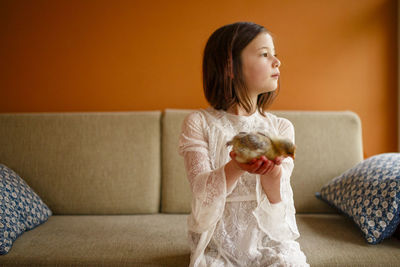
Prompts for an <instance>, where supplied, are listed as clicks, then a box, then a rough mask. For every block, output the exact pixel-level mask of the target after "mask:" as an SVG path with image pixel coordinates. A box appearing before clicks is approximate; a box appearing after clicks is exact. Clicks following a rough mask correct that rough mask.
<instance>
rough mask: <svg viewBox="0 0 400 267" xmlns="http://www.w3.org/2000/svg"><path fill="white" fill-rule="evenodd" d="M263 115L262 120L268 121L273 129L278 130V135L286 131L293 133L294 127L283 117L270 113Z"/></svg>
mask: <svg viewBox="0 0 400 267" xmlns="http://www.w3.org/2000/svg"><path fill="white" fill-rule="evenodd" d="M264 115H265V116H264V117H263V118H264V119H265V120H266V121H268V122H269V123H270V124H271V125H272V126H273V127H275V128H276V129H278V131H279V132H280V133H282V132H287V131H291V132H294V126H293V123H292V122H291V121H290V120H288V119H286V118H284V117H279V116H277V115H275V114H273V113H271V112H264Z"/></svg>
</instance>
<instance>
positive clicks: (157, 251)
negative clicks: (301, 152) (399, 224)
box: [0, 214, 400, 267]
mask: <svg viewBox="0 0 400 267" xmlns="http://www.w3.org/2000/svg"><path fill="white" fill-rule="evenodd" d="M186 218H187V215H183V214H182V215H176V214H153V215H130V216H123V215H121V216H115V215H114V216H52V217H51V218H50V219H49V220H48V221H47V222H46V223H45V224H42V225H41V226H39V227H37V228H36V229H35V230H34V231H29V232H26V233H25V234H24V235H22V236H21V237H20V238H18V239H17V241H16V242H15V246H14V247H13V249H12V250H11V251H10V252H9V253H8V254H7V255H5V256H2V257H0V265H7V266H21V265H23V264H25V265H28V264H29V266H32V265H39V263H40V265H41V266H46V265H47V266H55V265H57V266H99V265H101V266H174V267H178V266H188V264H189V248H188V247H187V241H186V240H187V237H186ZM297 223H298V226H299V231H300V233H301V236H300V238H299V242H300V246H301V248H302V250H303V251H304V253H305V254H306V255H307V257H308V262H309V263H310V264H311V266H396V263H398V262H399V261H400V253H399V249H400V242H399V240H396V239H393V238H390V239H385V240H384V241H383V242H382V243H381V244H379V245H378V246H372V245H368V244H367V243H366V242H365V241H364V239H363V237H362V235H361V234H360V232H359V231H358V230H357V229H356V227H355V226H354V224H353V223H352V222H351V220H349V219H347V218H346V217H343V216H341V215H338V214H328V215H323V214H300V215H297ZM339 255H340V256H339Z"/></svg>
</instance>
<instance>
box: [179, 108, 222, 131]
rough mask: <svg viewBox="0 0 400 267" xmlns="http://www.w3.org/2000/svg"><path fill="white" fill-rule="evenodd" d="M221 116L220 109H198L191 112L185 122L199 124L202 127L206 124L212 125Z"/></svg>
mask: <svg viewBox="0 0 400 267" xmlns="http://www.w3.org/2000/svg"><path fill="white" fill-rule="evenodd" d="M220 117H221V114H220V113H219V112H218V110H215V109H213V108H211V107H208V108H205V109H197V110H194V111H192V112H190V113H189V114H188V115H187V116H186V117H185V119H184V124H190V125H197V126H201V127H205V126H206V125H210V124H212V123H214V122H216V121H218V119H219V118H220Z"/></svg>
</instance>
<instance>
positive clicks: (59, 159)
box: [0, 111, 161, 214]
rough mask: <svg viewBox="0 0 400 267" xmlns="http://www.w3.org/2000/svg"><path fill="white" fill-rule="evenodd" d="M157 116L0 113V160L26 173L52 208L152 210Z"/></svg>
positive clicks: (156, 190) (156, 191)
mask: <svg viewBox="0 0 400 267" xmlns="http://www.w3.org/2000/svg"><path fill="white" fill-rule="evenodd" d="M160 115H161V112H159V111H147V112H110V113H107V112H101V113H96V112H93V113H30V114H0V147H1V149H0V162H2V163H4V164H5V165H7V166H9V167H10V168H12V169H13V170H15V171H16V172H17V173H19V174H20V175H21V176H22V177H24V179H25V181H26V182H27V183H28V184H29V185H30V186H31V187H32V188H33V189H34V190H35V191H36V193H37V194H38V195H40V196H41V198H42V199H43V201H44V202H45V203H46V204H47V205H48V206H49V208H50V209H51V210H52V211H53V213H54V214H135V213H155V212H158V211H159V203H160V202H159V201H160V179H161V178H160ZM138 153H140V154H139V155H138Z"/></svg>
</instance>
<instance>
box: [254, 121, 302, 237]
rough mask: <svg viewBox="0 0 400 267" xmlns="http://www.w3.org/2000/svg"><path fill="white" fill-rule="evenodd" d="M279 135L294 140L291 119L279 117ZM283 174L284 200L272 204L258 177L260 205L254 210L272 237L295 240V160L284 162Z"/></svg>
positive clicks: (264, 228) (281, 190)
mask: <svg viewBox="0 0 400 267" xmlns="http://www.w3.org/2000/svg"><path fill="white" fill-rule="evenodd" d="M276 127H277V129H278V132H279V135H280V136H283V137H286V138H289V139H290V140H292V141H293V142H294V127H293V125H292V123H291V122H290V121H289V120H286V119H282V118H279V119H278V120H277V122H276ZM281 166H282V176H281V188H280V192H281V198H282V201H281V202H279V203H276V204H271V203H270V202H269V200H268V198H267V196H266V195H265V193H264V191H263V190H262V188H261V183H260V181H259V179H260V177H259V176H258V177H257V180H258V181H257V188H256V190H257V196H258V202H259V205H258V207H257V208H256V209H255V211H254V215H255V217H256V218H257V221H258V223H259V226H260V228H261V229H263V231H264V232H266V233H267V234H268V235H269V236H270V237H271V238H273V239H275V240H279V241H282V240H288V239H291V240H294V239H296V238H298V237H299V232H298V229H297V224H296V218H295V213H296V212H295V208H294V202H293V191H292V188H291V185H290V176H291V175H292V171H293V168H294V162H293V159H291V158H286V159H285V160H284V161H283V162H282V165H281Z"/></svg>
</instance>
